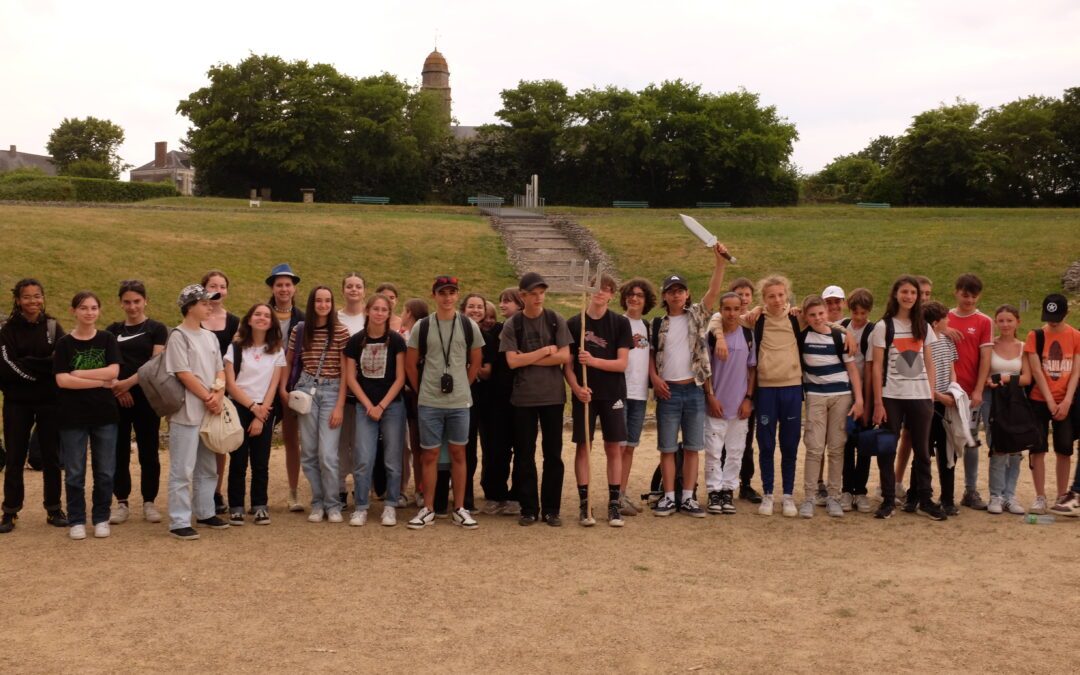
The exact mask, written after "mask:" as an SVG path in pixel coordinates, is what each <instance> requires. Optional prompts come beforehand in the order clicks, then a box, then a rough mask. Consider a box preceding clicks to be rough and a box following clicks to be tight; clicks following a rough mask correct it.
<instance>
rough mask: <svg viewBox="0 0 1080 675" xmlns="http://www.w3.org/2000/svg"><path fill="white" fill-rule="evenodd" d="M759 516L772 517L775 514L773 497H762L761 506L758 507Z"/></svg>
mask: <svg viewBox="0 0 1080 675" xmlns="http://www.w3.org/2000/svg"><path fill="white" fill-rule="evenodd" d="M757 512H758V515H759V516H771V515H772V513H773V503H772V495H762V496H761V505H760V506H758V507H757Z"/></svg>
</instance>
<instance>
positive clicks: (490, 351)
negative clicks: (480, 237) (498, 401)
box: [460, 293, 499, 512]
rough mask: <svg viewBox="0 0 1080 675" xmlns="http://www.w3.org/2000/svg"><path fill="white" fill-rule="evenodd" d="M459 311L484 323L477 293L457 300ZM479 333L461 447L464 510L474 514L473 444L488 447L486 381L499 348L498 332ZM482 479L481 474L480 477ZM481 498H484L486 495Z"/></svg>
mask: <svg viewBox="0 0 1080 675" xmlns="http://www.w3.org/2000/svg"><path fill="white" fill-rule="evenodd" d="M460 310H461V313H462V314H464V315H465V316H467V317H469V318H470V319H472V320H473V321H475V322H476V325H477V326H480V325H481V324H483V323H484V317H485V316H486V315H487V300H485V299H484V296H482V295H480V294H479V293H469V294H468V295H466V296H465V299H464V300H462V301H461V307H460ZM480 332H481V334H483V336H484V349H483V350H482V352H481V353H482V355H483V356H482V361H481V365H480V372H479V373H478V374H477V377H476V381H475V382H473V384H472V401H473V404H472V408H470V409H469V442H468V443H467V444H466V445H465V464H466V479H467V480H466V483H465V508H466V509H467V510H468V511H469V512H475V511H476V503H475V496H474V495H473V476H475V475H476V465H477V464H478V463H479V455H478V454H477V450H476V449H477V443H482V444H483V447H484V453H485V454H486V453H487V451H488V448H489V447H490V446H491V440H490V436H489V430H488V425H487V419H486V411H487V407H488V402H489V396H488V390H489V389H490V387H488V380H489V379H490V378H491V366H492V362H493V361H494V360H495V356H496V354H498V349H499V341H498V340H497V339H496V338H497V337H498V333H496V334H494V335H492V334H491V333H490V332H487V333H485V332H484V331H483V329H481V331H480ZM482 477H483V474H481V478H482ZM482 482H483V481H482V480H481V483H482ZM484 496H485V499H486V498H487V493H486V492H485V493H484ZM492 501H494V500H492Z"/></svg>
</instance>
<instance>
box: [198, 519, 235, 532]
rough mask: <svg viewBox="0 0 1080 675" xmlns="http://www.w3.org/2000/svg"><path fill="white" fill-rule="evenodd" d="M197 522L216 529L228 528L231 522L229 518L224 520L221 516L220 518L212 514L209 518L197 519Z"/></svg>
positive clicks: (202, 525)
mask: <svg viewBox="0 0 1080 675" xmlns="http://www.w3.org/2000/svg"><path fill="white" fill-rule="evenodd" d="M195 524H196V525H199V526H201V527H209V528H211V529H214V530H227V529H229V522H228V521H227V520H222V519H221V518H218V517H217V516H210V517H209V518H200V519H199V520H196V521H195Z"/></svg>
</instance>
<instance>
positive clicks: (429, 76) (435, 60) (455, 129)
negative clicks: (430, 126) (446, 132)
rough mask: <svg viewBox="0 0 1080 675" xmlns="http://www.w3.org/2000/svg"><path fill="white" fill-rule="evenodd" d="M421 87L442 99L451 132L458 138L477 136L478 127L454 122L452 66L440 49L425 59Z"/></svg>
mask: <svg viewBox="0 0 1080 675" xmlns="http://www.w3.org/2000/svg"><path fill="white" fill-rule="evenodd" d="M420 78H421V79H420V89H421V90H422V91H430V92H432V93H434V94H435V95H437V96H438V97H439V100H441V101H442V104H443V109H444V110H445V111H446V117H447V118H448V119H449V120H450V133H451V134H452V135H453V136H454V138H456V139H458V140H468V139H470V138H473V137H475V136H476V127H469V126H462V125H459V124H454V123H453V110H452V107H451V106H452V101H453V99H452V97H451V96H450V67H449V66H448V65H447V64H446V57H444V56H443V55H442V53H440V52H439V50H438V49H436V50H435V51H433V52H431V53H430V54H428V57H427V58H426V59H424V69H423V70H422V71H420Z"/></svg>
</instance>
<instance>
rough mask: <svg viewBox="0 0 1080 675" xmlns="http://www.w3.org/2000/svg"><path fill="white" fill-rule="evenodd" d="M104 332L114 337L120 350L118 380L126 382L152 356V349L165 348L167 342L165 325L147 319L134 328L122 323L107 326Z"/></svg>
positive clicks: (167, 330) (167, 335) (167, 333)
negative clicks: (156, 347)
mask: <svg viewBox="0 0 1080 675" xmlns="http://www.w3.org/2000/svg"><path fill="white" fill-rule="evenodd" d="M105 330H107V331H109V332H110V333H112V334H113V335H115V336H116V342H117V346H118V347H119V348H120V379H121V380H126V379H127V378H129V377H131V376H132V375H134V374H135V372H136V371H138V370H139V368H140V367H141V366H142V365H143V364H144V363H146V362H147V361H149V360H150V359H151V357H153V356H154V347H155V346H157V345H161V346H163V347H164V346H165V343H166V342H168V341H169V329H168V328H166V327H165V324H163V323H161V322H160V321H154V320H153V319H147V320H146V321H143V322H142V323H140V324H136V325H134V326H128V325H125V324H124V322H123V321H117V322H116V323H112V324H109V327H108V328H106V329H105Z"/></svg>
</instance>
